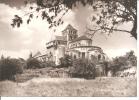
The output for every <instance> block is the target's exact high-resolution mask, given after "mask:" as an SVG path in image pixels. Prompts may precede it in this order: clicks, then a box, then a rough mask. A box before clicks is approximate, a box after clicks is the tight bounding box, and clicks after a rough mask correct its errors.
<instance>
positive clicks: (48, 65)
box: [41, 61, 56, 68]
mask: <svg viewBox="0 0 139 100" xmlns="http://www.w3.org/2000/svg"><path fill="white" fill-rule="evenodd" d="M41 67H42V68H45V67H56V65H55V63H54V62H53V61H45V62H41Z"/></svg>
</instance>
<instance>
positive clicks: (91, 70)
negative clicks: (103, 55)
mask: <svg viewBox="0 0 139 100" xmlns="http://www.w3.org/2000/svg"><path fill="white" fill-rule="evenodd" d="M69 73H70V75H71V77H79V78H86V79H89V78H93V79H94V78H95V64H94V63H93V62H91V61H90V60H87V59H76V60H74V61H73V66H72V67H71V68H70V70H69Z"/></svg>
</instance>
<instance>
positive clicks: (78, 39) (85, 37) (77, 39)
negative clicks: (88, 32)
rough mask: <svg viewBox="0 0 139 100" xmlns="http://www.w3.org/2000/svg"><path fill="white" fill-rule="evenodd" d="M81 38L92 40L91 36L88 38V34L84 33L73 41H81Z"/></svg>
mask: <svg viewBox="0 0 139 100" xmlns="http://www.w3.org/2000/svg"><path fill="white" fill-rule="evenodd" d="M80 40H91V39H90V38H88V37H87V36H85V35H82V36H80V37H78V38H76V39H74V40H72V41H71V42H76V41H80Z"/></svg>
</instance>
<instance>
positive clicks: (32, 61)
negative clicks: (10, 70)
mask: <svg viewBox="0 0 139 100" xmlns="http://www.w3.org/2000/svg"><path fill="white" fill-rule="evenodd" d="M26 63H27V69H35V68H41V62H40V61H39V60H37V59H36V58H29V59H27V61H26Z"/></svg>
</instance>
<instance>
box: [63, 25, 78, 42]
mask: <svg viewBox="0 0 139 100" xmlns="http://www.w3.org/2000/svg"><path fill="white" fill-rule="evenodd" d="M62 35H63V37H64V38H66V40H67V43H68V42H70V41H72V40H74V39H76V38H77V37H78V34H77V30H76V29H75V28H73V27H72V26H71V25H70V24H69V25H68V26H67V27H66V28H65V29H64V30H63V31H62Z"/></svg>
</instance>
